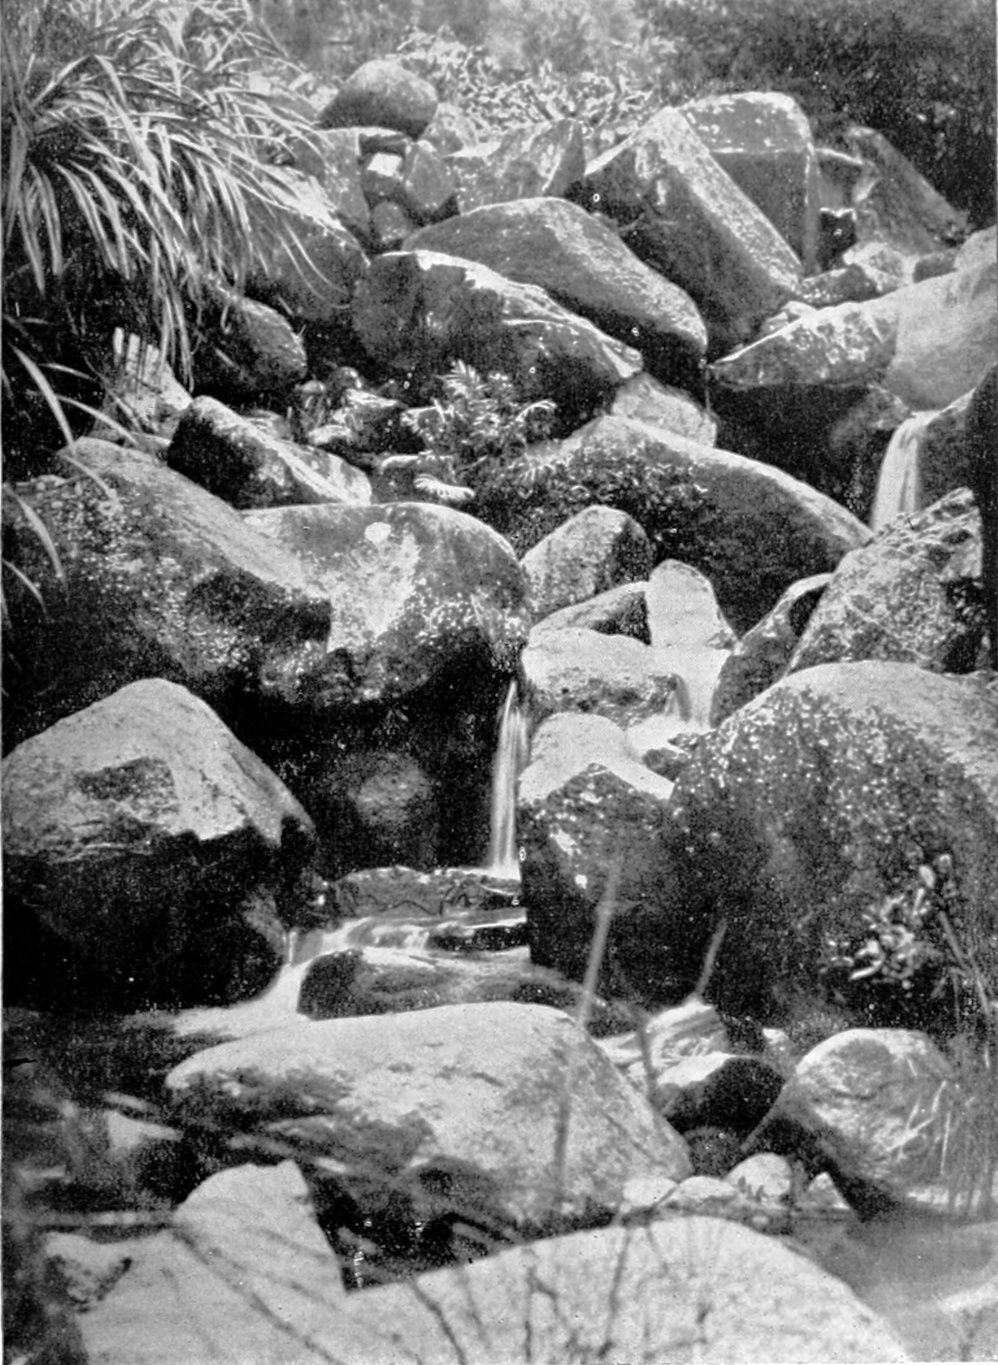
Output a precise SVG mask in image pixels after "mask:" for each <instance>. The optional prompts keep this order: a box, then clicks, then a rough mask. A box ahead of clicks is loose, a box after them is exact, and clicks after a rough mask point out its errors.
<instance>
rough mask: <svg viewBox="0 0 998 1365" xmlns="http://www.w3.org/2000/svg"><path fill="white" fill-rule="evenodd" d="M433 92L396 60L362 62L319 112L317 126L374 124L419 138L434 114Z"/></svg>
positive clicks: (424, 82) (332, 126)
mask: <svg viewBox="0 0 998 1365" xmlns="http://www.w3.org/2000/svg"><path fill="white" fill-rule="evenodd" d="M436 108H437V95H436V91H435V90H434V89H433V86H432V85H430V83H429V81H424V80H423V79H422V77H420V76H416V75H414V74H413V73H412V72H411V71H407V70H406V69H405V67H404V66H402V65H401V64H400V63H399V62H393V61H386V60H380V59H378V60H375V61H370V62H365V63H364V65H363V66H359V67H358V68H357V70H356V71H355V72H354V73H353V75H352V76H350V77H349V78H348V79H347V80H346V81H344V83H343V85H342V87H341V88H340V90H339V91H338V92H337V93H336V94H335V95H334V96H333V98H332V100H330V102H329V104H327V105H326V107H325V109H323V111H322V113H321V114H320V115H319V127H320V128H350V127H359V126H362V125H363V124H365V123H367V124H376V125H377V126H378V127H381V128H397V129H398V130H399V132H402V133H406V134H407V135H408V136H409V137H413V138H416V137H420V136H421V135H422V133H423V132H424V131H425V130H426V128H427V127H428V126H429V123H430V120H431V119H432V118H433V115H434V114H435V113H436Z"/></svg>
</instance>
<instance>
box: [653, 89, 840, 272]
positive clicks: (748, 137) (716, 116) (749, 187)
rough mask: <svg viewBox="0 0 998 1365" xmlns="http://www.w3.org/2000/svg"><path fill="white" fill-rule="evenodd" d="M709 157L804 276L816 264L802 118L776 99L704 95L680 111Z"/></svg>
mask: <svg viewBox="0 0 998 1365" xmlns="http://www.w3.org/2000/svg"><path fill="white" fill-rule="evenodd" d="M680 107H681V112H682V114H683V117H684V118H685V119H686V121H687V123H688V124H689V125H690V127H691V128H692V129H693V131H694V132H695V133H696V135H697V136H698V137H699V138H700V139H701V141H702V142H703V144H704V146H705V147H706V148H707V150H708V151H709V152H710V154H711V156H712V157H713V158H714V160H715V161H716V162H717V163H718V165H719V166H720V167H722V169H723V170H725V171H727V173H728V175H730V176H731V178H732V180H733V181H734V182H735V184H736V185H737V186H738V188H739V189H740V190H742V191H743V192H744V193H745V194H747V195H748V197H749V198H750V199H751V200H752V202H753V203H754V204H755V205H756V206H757V207H758V208H760V209H762V211H763V213H764V214H765V215H766V217H767V218H768V219H769V221H770V222H771V223H772V224H773V226H774V227H775V228H776V229H777V231H778V232H779V233H780V235H781V236H782V237H783V238H784V240H785V241H787V242H788V243H789V244H790V246H791V247H793V249H794V251H795V252H796V253H797V255H798V256H799V257H800V259H801V261H802V263H803V265H804V270H805V272H807V273H810V272H811V271H813V270H814V269H815V266H816V264H817V245H818V212H819V198H820V195H819V183H818V156H817V151H816V149H815V146H814V141H813V139H812V137H811V125H810V124H809V122H808V120H807V115H806V114H805V113H804V110H803V109H802V108H801V107H800V105H799V104H798V103H797V101H796V100H795V99H792V98H791V97H790V96H789V95H780V94H776V93H771V92H766V93H747V94H737V95H709V96H707V97H706V98H704V99H697V100H692V101H690V102H689V103H688V104H684V105H681V106H680Z"/></svg>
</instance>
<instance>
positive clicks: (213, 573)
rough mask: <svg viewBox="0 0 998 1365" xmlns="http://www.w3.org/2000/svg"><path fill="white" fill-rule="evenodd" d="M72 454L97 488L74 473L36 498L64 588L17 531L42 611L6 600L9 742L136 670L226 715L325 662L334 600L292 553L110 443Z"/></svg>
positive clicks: (20, 556)
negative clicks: (11, 647)
mask: <svg viewBox="0 0 998 1365" xmlns="http://www.w3.org/2000/svg"><path fill="white" fill-rule="evenodd" d="M75 453H76V458H78V459H79V460H80V461H81V462H82V463H83V464H84V465H85V466H86V467H87V468H88V469H90V470H92V471H93V472H94V473H95V474H96V475H98V476H99V479H100V482H99V483H98V482H97V481H96V480H94V479H92V478H86V477H83V476H82V475H80V474H78V473H77V472H76V471H74V476H73V477H72V478H70V479H69V480H67V482H66V483H64V484H61V485H58V486H52V487H47V488H44V489H41V488H39V490H38V492H37V494H33V495H32V496H31V505H32V506H33V507H34V508H35V509H36V511H37V512H38V515H39V516H41V517H42V519H43V520H44V522H45V524H46V526H47V527H48V529H49V533H50V535H51V536H52V539H53V541H54V543H55V545H56V548H57V550H58V552H59V556H60V559H61V561H62V564H63V567H64V570H65V574H66V584H65V591H63V589H62V588H61V586H60V585H59V584H58V582H57V580H56V579H55V576H54V574H53V570H52V566H51V564H50V563H49V562H48V560H47V558H46V557H45V555H44V554H43V553H42V552H41V550H40V549H39V548H38V547H37V541H36V538H35V537H34V535H33V533H31V532H30V531H29V528H27V527H20V526H17V527H15V528H14V534H15V541H16V543H15V547H14V552H15V553H16V556H17V562H18V563H19V564H21V565H22V566H23V567H24V568H25V570H26V571H27V572H28V573H30V575H31V577H32V578H33V579H34V580H35V581H36V582H37V583H38V585H39V588H40V590H41V592H42V595H43V597H44V599H45V603H46V608H47V610H46V613H45V614H44V615H43V614H41V613H39V612H38V611H36V610H32V609H31V606H30V604H29V603H28V602H27V601H26V600H23V599H22V600H19V601H14V600H13V599H12V598H9V599H8V605H9V607H10V608H11V609H12V613H13V616H14V633H15V634H16V636H17V641H18V655H17V660H16V668H14V667H9V668H8V671H7V679H6V685H7V688H8V704H7V715H6V720H7V727H8V739H9V740H10V741H11V742H13V743H16V742H17V741H18V740H20V739H23V738H25V737H26V735H28V734H33V733H36V732H37V731H38V730H41V729H44V728H45V726H47V725H50V724H52V722H53V721H54V720H57V719H59V718H60V717H61V716H64V715H67V714H69V713H70V712H72V711H77V710H80V709H81V708H82V707H84V706H86V705H88V704H89V703H90V702H93V701H97V700H99V699H100V698H102V697H106V696H109V695H110V694H111V693H112V692H114V691H116V690H117V689H118V688H119V687H122V686H124V685H125V684H126V683H130V682H134V681H136V680H137V679H138V678H148V677H157V676H159V677H167V678H169V679H170V680H171V681H173V682H179V683H182V684H183V685H184V686H186V687H188V688H190V690H191V691H192V692H194V693H195V694H196V695H198V696H200V697H202V698H203V699H204V700H206V701H207V702H208V703H209V704H210V705H212V706H214V707H215V709H216V710H224V705H225V703H226V702H227V701H231V700H232V699H233V698H234V697H235V696H236V695H238V696H239V697H240V698H241V699H242V700H245V699H247V698H252V697H254V696H259V695H260V693H261V692H264V691H267V692H269V691H270V688H269V679H270V678H271V677H272V676H280V675H283V676H287V677H291V678H297V679H299V681H301V680H303V679H307V678H308V677H309V676H312V675H314V674H316V673H318V672H319V671H320V670H321V668H322V666H323V663H324V659H325V642H326V639H327V637H328V634H329V604H328V600H327V599H326V598H325V597H324V596H323V594H322V593H321V592H320V591H318V590H317V589H316V588H315V587H314V586H313V585H312V584H311V583H310V582H309V581H308V578H307V576H306V573H305V570H304V568H303V566H302V564H301V562H300V561H299V560H298V559H297V558H296V557H295V556H293V555H291V554H289V553H287V552H286V551H284V550H282V549H281V548H280V547H279V546H277V545H275V544H274V543H273V541H272V540H269V539H265V538H264V537H263V536H261V535H259V534H258V533H257V532H256V531H254V530H253V529H252V528H251V527H249V526H247V525H246V523H245V522H244V521H243V519H242V517H241V516H240V515H239V513H238V512H236V511H235V510H234V509H233V508H231V507H229V506H228V505H227V504H226V503H224V502H222V501H221V499H219V498H215V497H213V496H212V495H211V494H210V493H207V492H205V490H204V489H203V488H199V487H198V486H197V485H196V484H193V483H191V482H190V480H189V479H185V478H184V477H183V476H182V475H180V474H176V473H174V471H173V470H172V469H167V468H165V467H164V466H163V465H161V464H159V463H158V462H157V461H155V460H153V459H151V458H150V457H149V456H146V455H140V454H139V453H138V452H135V451H129V450H127V449H124V448H122V447H121V446H112V445H109V444H107V443H106V442H103V441H86V442H78V443H77V445H76V447H75ZM299 695H300V693H299V692H297V691H295V689H292V691H291V698H290V699H293V697H294V696H299Z"/></svg>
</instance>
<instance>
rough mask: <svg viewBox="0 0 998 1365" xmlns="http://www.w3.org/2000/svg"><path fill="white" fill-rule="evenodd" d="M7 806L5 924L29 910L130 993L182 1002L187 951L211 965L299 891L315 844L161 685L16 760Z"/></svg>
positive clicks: (202, 710) (8, 771)
mask: <svg viewBox="0 0 998 1365" xmlns="http://www.w3.org/2000/svg"><path fill="white" fill-rule="evenodd" d="M3 805H4V819H3V833H4V848H5V863H6V879H7V882H6V884H7V893H8V896H9V897H10V900H11V906H10V913H12V914H15V915H16V914H20V915H23V914H24V913H25V907H29V906H30V908H31V910H32V911H33V912H34V913H35V914H37V915H38V916H39V917H40V919H41V921H42V923H43V924H44V925H46V926H47V927H48V928H49V929H51V930H52V931H54V932H55V933H56V934H57V935H58V936H59V937H60V939H62V940H63V941H64V942H65V943H66V944H67V945H72V951H73V952H74V953H76V954H79V955H80V956H82V957H83V958H84V959H86V960H87V961H88V962H90V963H91V964H93V965H94V966H95V967H97V968H98V969H99V970H100V972H101V973H102V975H104V976H106V977H107V978H108V980H109V982H110V983H111V984H112V986H113V987H114V988H116V989H117V988H120V990H121V991H122V992H123V993H125V994H128V993H129V992H134V993H135V994H138V995H141V994H142V993H143V990H144V991H146V992H149V991H153V992H155V991H156V990H162V991H166V992H170V991H171V990H173V991H175V990H176V988H177V983H176V981H175V980H174V979H173V978H175V977H176V976H177V975H178V974H180V973H182V971H183V962H184V961H185V960H186V959H187V958H189V956H190V954H191V952H192V950H196V951H198V952H200V953H202V954H204V955H208V956H210V954H211V952H212V949H211V947H210V944H211V938H212V934H213V932H217V931H218V930H219V929H223V930H224V928H225V926H226V924H227V923H228V922H229V921H233V920H236V919H238V917H239V916H240V914H241V910H242V904H243V901H244V899H245V898H246V896H247V895H248V894H249V893H250V892H252V891H254V890H256V889H257V888H259V887H261V886H272V887H278V886H280V885H281V884H282V883H284V882H289V881H291V880H292V879H293V878H294V877H295V876H296V875H297V873H298V872H299V870H300V869H301V867H302V865H303V863H304V861H305V859H306V858H307V856H308V855H309V853H310V851H311V844H312V822H311V820H310V819H309V817H308V816H307V815H306V813H305V811H304V810H303V809H302V807H301V806H300V805H299V804H298V802H297V801H296V800H295V799H294V798H293V797H292V796H291V794H290V792H289V791H288V790H287V788H286V787H285V786H284V785H283V783H281V782H280V781H279V780H278V779H277V778H276V777H275V776H274V774H273V773H272V772H271V771H270V770H269V769H268V768H267V767H266V766H265V765H264V764H263V763H262V762H260V760H259V759H258V758H256V757H255V756H254V755H253V754H252V753H250V751H249V750H248V749H247V748H246V747H245V746H244V745H242V744H240V743H239V741H238V740H237V739H236V738H235V736H234V735H232V734H231V733H230V732H229V731H228V730H227V729H226V728H225V726H224V725H223V724H222V723H221V721H220V720H219V719H218V717H217V716H215V715H214V713H213V712H212V711H211V710H210V709H209V708H208V707H207V706H206V705H205V704H204V703H203V702H201V701H199V700H198V699H197V698H196V697H193V696H191V694H190V693H189V692H187V691H186V690H185V689H184V688H181V687H177V686H176V685H175V684H173V683H169V682H164V681H162V680H159V679H152V680H148V681H144V682H136V683H132V684H131V685H130V686H128V687H124V688H122V689H121V690H120V691H119V692H116V693H115V694H114V695H113V696H111V697H108V698H107V699H106V700H105V701H101V702H97V703H95V704H94V705H93V706H90V707H88V708H87V709H86V710H85V711H81V712H79V713H78V714H76V715H74V716H70V717H68V718H67V719H65V720H62V721H60V722H59V723H58V724H57V725H55V726H53V727H52V728H51V729H49V730H46V731H44V732H43V733H42V734H40V735H37V736H35V737H34V738H33V739H29V740H27V741H25V743H23V744H20V745H18V747H17V748H16V749H14V750H13V752H12V753H10V754H9V755H8V756H7V758H6V759H5V761H4V765H3ZM272 927H273V929H274V933H275V935H276V939H277V943H275V944H274V945H273V946H274V947H275V948H276V947H277V946H278V945H279V942H280V932H279V929H278V928H277V926H276V924H275V925H273V926H272ZM178 963H179V964H180V965H178ZM171 970H172V976H171ZM201 984H202V987H203V983H201Z"/></svg>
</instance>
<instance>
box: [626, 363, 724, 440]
mask: <svg viewBox="0 0 998 1365" xmlns="http://www.w3.org/2000/svg"><path fill="white" fill-rule="evenodd" d="M609 414H610V416H611V417H630V418H632V419H633V420H634V421H636V422H645V423H647V424H648V425H649V426H653V427H665V429H666V430H667V431H674V432H675V433H676V435H677V436H685V437H686V438H687V440H690V441H698V442H699V443H700V445H704V446H712V445H714V444H715V443H716V441H717V422H716V421H715V420H714V418H713V417H712V416H711V415H710V413H709V412H707V411H706V409H705V408H702V407H701V406H700V404H699V403H698V402H696V400H695V399H693V398H691V397H690V396H689V394H688V393H683V392H682V390H681V389H674V388H670V387H667V386H666V385H663V384H660V383H659V382H658V380H657V379H653V378H652V377H651V375H650V374H639V375H635V377H634V378H633V379H629V380H628V381H627V383H626V384H621V386H620V388H619V389H618V390H617V392H616V393H615V394H614V398H613V402H612V403H611V404H610V408H609Z"/></svg>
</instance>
